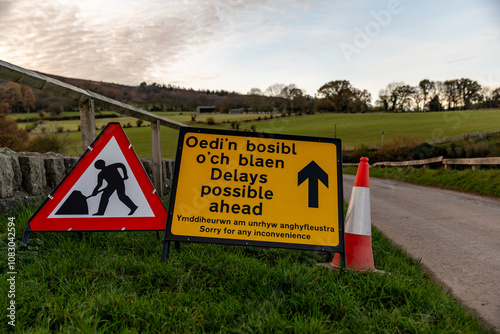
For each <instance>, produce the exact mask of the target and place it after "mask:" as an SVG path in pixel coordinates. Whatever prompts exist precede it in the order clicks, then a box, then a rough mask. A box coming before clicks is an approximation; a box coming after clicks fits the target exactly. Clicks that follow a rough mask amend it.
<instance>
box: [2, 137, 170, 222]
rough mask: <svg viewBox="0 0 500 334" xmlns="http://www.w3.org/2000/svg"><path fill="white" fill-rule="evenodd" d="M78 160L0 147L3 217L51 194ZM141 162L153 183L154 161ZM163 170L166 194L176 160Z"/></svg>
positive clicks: (163, 165) (144, 160) (163, 162)
mask: <svg viewBox="0 0 500 334" xmlns="http://www.w3.org/2000/svg"><path fill="white" fill-rule="evenodd" d="M78 159H79V158H78V157H67V156H64V155H61V154H58V153H52V152H49V153H44V154H41V153H35V152H19V153H17V152H14V151H12V150H10V149H8V148H5V147H0V213H9V212H11V211H12V210H13V209H14V208H15V207H16V205H27V204H28V203H30V202H32V201H33V200H37V199H39V198H42V197H45V196H47V195H48V194H50V193H51V192H52V191H53V190H54V188H55V187H56V186H57V185H58V184H59V183H60V182H61V180H62V179H63V178H64V176H65V175H66V174H67V173H68V172H69V171H70V170H71V168H73V166H74V165H75V163H76V162H77V161H78ZM140 160H141V163H142V165H143V166H144V169H145V170H146V173H147V174H148V175H149V178H150V179H151V180H152V179H153V172H152V171H153V160H152V159H151V158H144V159H140ZM162 168H163V182H162V185H163V187H164V190H166V189H167V188H169V187H170V184H171V180H172V176H173V171H174V160H172V159H163V160H162Z"/></svg>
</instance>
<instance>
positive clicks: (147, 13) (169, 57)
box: [0, 0, 272, 84]
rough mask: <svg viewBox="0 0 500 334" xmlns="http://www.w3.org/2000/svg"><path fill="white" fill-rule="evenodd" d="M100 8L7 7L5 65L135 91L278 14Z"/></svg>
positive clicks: (157, 6)
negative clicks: (264, 16)
mask: <svg viewBox="0 0 500 334" xmlns="http://www.w3.org/2000/svg"><path fill="white" fill-rule="evenodd" d="M114 5H118V4H114ZM93 6H94V7H93ZM95 6H99V3H98V2H90V3H85V2H82V3H73V2H70V1H69V2H68V1H65V2H64V3H63V2H58V1H54V0H49V1H46V2H43V3H40V2H32V1H29V0H12V1H1V2H0V9H1V11H0V12H1V13H2V14H3V15H2V20H1V21H0V30H1V31H2V32H3V33H2V34H3V35H4V38H3V39H2V41H1V42H0V57H2V59H4V60H6V61H11V62H13V63H15V64H17V65H21V66H24V67H27V68H30V69H35V70H39V71H42V72H48V73H54V74H59V75H67V76H73V77H81V78H91V79H94V80H105V81H115V82H122V83H129V84H137V83H138V82H140V81H142V80H143V78H148V77H155V76H157V75H158V74H157V73H155V72H156V71H157V70H158V68H162V69H164V73H166V74H167V75H168V73H169V68H171V67H172V64H175V63H176V62H178V61H181V60H182V59H183V58H185V57H187V56H188V55H189V52H192V51H193V50H199V49H200V48H202V47H203V46H204V45H207V44H210V43H211V42H212V41H214V40H217V39H224V38H225V37H226V32H227V29H228V28H231V27H232V28H233V29H239V30H240V31H241V33H240V34H242V35H246V34H247V32H248V31H249V29H251V23H252V22H254V21H255V20H259V21H260V22H261V23H262V22H263V19H262V17H261V16H260V15H250V13H251V12H253V11H254V9H255V8H256V7H257V6H260V7H262V8H267V10H268V11H269V10H272V6H271V5H270V2H268V1H265V0H256V1H238V0H232V1H189V0H188V1H175V0H174V1H168V2H167V1H149V2H142V3H130V4H129V7H128V10H123V9H122V10H120V11H119V12H118V13H115V14H113V5H112V4H111V5H110V4H108V6H107V7H102V8H99V7H95ZM102 6H104V5H102ZM92 8H93V9H94V11H92ZM96 8H98V9H99V12H97V11H96V10H95V9H96ZM264 21H265V20H264ZM165 81H166V80H165Z"/></svg>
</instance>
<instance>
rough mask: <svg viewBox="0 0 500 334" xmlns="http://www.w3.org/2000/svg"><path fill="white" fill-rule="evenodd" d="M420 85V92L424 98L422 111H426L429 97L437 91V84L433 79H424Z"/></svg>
mask: <svg viewBox="0 0 500 334" xmlns="http://www.w3.org/2000/svg"><path fill="white" fill-rule="evenodd" d="M418 87H419V88H420V92H421V94H422V98H423V104H422V111H425V105H426V103H427V97H428V96H429V95H430V94H432V93H433V92H434V91H435V89H436V84H435V83H434V82H433V81H430V80H429V79H424V80H422V81H420V82H419V83H418ZM417 109H418V106H417Z"/></svg>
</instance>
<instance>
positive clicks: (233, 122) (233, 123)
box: [231, 121, 240, 130]
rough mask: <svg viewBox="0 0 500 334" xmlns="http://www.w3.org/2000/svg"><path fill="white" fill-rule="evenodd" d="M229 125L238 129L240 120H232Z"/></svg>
mask: <svg viewBox="0 0 500 334" xmlns="http://www.w3.org/2000/svg"><path fill="white" fill-rule="evenodd" d="M231 127H232V128H233V129H235V130H239V129H240V122H238V121H232V122H231Z"/></svg>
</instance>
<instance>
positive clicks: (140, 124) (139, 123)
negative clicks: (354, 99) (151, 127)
mask: <svg viewBox="0 0 500 334" xmlns="http://www.w3.org/2000/svg"><path fill="white" fill-rule="evenodd" d="M142 123H144V121H143V120H142V119H138V120H137V121H135V124H137V127H138V128H140V127H141V126H142Z"/></svg>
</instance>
